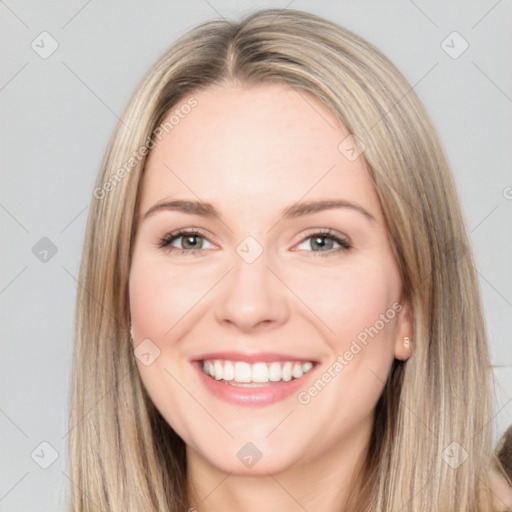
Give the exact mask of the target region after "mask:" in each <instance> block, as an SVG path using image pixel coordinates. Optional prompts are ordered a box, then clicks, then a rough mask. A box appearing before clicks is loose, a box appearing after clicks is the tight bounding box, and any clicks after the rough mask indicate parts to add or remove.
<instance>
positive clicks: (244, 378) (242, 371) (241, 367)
mask: <svg viewBox="0 0 512 512" xmlns="http://www.w3.org/2000/svg"><path fill="white" fill-rule="evenodd" d="M233 380H236V381H237V382H251V366H250V365H249V364H247V363H244V362H242V361H237V362H236V363H235V378H234V379H233Z"/></svg>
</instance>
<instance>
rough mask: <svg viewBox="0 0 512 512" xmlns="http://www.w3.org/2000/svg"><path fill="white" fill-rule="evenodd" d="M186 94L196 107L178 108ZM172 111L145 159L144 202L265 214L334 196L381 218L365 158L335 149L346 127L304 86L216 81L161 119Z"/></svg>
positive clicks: (344, 136) (343, 136) (341, 139)
mask: <svg viewBox="0 0 512 512" xmlns="http://www.w3.org/2000/svg"><path fill="white" fill-rule="evenodd" d="M191 97H193V98H194V100H195V102H196V103H195V106H194V107H193V108H191V109H189V108H186V109H184V108H183V109H182V107H183V105H185V104H187V102H188V103H189V104H191V103H190V98H191ZM185 112H186V113H185ZM171 116H174V117H173V118H172V121H173V122H172V124H170V125H171V126H172V128H171V129H169V130H168V133H163V136H162V137H161V140H157V139H155V140H157V144H156V146H155V147H154V148H153V149H152V150H151V152H150V154H149V157H148V160H147V162H146V168H145V172H144V178H143V198H142V205H141V206H142V208H146V209H147V207H150V206H151V205H152V204H153V203H155V202H157V201H159V200H162V199H164V198H180V199H183V198H186V199H194V200H197V199H201V200H203V201H209V202H212V203H214V204H216V205H219V208H220V209H222V210H226V211H228V210H229V208H230V207H231V206H232V207H233V208H236V207H238V208H240V206H242V205H243V206H244V207H246V208H248V207H251V209H252V211H257V210H260V211H262V210H264V211H266V212H270V211H271V210H277V209H279V210H281V209H282V208H283V207H285V206H288V205H289V204H290V203H294V202H297V201H299V200H301V199H302V198H304V199H307V200H313V199H325V198H329V199H335V198H339V199H346V200H352V201H357V202H359V203H361V204H362V205H364V206H365V207H366V208H367V209H370V210H372V211H373V212H374V214H375V216H376V217H378V216H379V210H380V208H379V205H378V199H377V196H376V193H375V191H374V189H373V186H372V184H371V181H370V178H369V176H368V173H367V171H366V169H365V167H364V163H363V161H362V158H358V159H356V160H354V161H350V160H349V159H347V158H346V156H345V154H344V153H342V152H341V151H340V149H339V145H340V143H341V142H342V141H343V140H344V139H345V138H346V137H347V135H348V134H349V133H348V131H347V130H346V128H345V127H343V126H342V125H341V124H340V123H339V122H338V121H337V119H336V118H335V116H334V115H333V114H332V113H331V112H330V111H329V110H328V109H327V108H326V107H325V106H323V105H322V104H321V103H320V102H319V101H318V100H316V99H315V98H314V97H313V96H312V95H310V94H309V93H307V92H304V91H298V90H295V89H292V88H291V87H289V86H287V85H285V84H263V85H258V86H252V87H236V86H223V87H220V86H218V87H215V88H208V89H206V90H203V91H200V92H197V93H194V94H191V95H190V96H188V97H186V98H184V99H183V100H182V101H181V102H180V103H178V104H177V105H175V106H174V107H173V108H172V109H171V111H170V112H169V113H168V115H167V117H166V119H165V120H164V123H165V121H166V120H169V119H170V118H171ZM255 209H256V210H255ZM232 213H234V214H236V211H233V212H232Z"/></svg>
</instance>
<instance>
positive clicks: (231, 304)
mask: <svg viewBox="0 0 512 512" xmlns="http://www.w3.org/2000/svg"><path fill="white" fill-rule="evenodd" d="M266 254H267V253H266V252H265V251H263V253H262V254H261V255H260V256H259V257H258V258H257V259H256V260H255V261H253V262H252V263H248V262H247V261H245V260H244V259H243V258H241V257H240V256H239V255H238V254H236V253H235V254H234V257H233V268H232V270H231V271H230V272H229V274H228V275H227V276H226V277H225V278H224V279H223V283H222V285H221V286H222V287H221V292H220V295H219V297H218V298H217V300H216V307H215V316H216V319H217V321H218V322H219V323H221V324H225V325H226V326H228V327H231V328H234V329H238V330H239V331H243V332H245V333H247V332H253V331H254V330H260V329H273V328H276V327H277V326H278V325H281V324H283V323H284V322H286V320H287V318H288V316H289V312H290V308H289V303H288V295H287V293H286V292H287V288H286V285H285V284H284V283H283V281H282V280H281V279H280V278H279V277H278V272H276V270H275V269H274V268H270V267H269V261H268V258H267V257H266Z"/></svg>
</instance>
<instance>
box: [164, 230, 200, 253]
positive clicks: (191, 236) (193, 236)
mask: <svg viewBox="0 0 512 512" xmlns="http://www.w3.org/2000/svg"><path fill="white" fill-rule="evenodd" d="M180 238H181V239H182V241H181V246H182V248H179V247H175V246H173V245H172V244H173V243H174V242H175V241H176V240H179V239H180ZM198 238H199V239H202V240H206V238H205V237H204V236H203V235H201V233H199V232H198V231H189V230H181V231H177V232H176V233H169V234H168V235H166V236H164V237H163V238H161V239H160V240H159V242H158V244H157V245H158V247H160V248H162V249H166V250H168V251H169V252H173V253H177V254H192V255H194V254H196V253H197V252H199V251H200V250H202V249H203V243H202V242H198V241H197V239H198Z"/></svg>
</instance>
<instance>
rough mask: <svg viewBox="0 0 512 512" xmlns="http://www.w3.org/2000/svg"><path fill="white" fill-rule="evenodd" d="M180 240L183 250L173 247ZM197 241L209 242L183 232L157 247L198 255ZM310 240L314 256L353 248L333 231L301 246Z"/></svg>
mask: <svg viewBox="0 0 512 512" xmlns="http://www.w3.org/2000/svg"><path fill="white" fill-rule="evenodd" d="M180 238H182V242H181V245H182V248H179V247H175V246H173V245H172V244H173V243H174V242H175V241H176V240H178V239H180ZM197 239H202V240H207V239H206V238H205V237H204V236H203V235H201V233H199V232H198V231H189V230H181V231H178V232H176V233H170V234H168V235H166V236H165V237H163V238H162V239H160V240H159V242H158V244H157V246H158V247H159V248H162V249H165V250H167V251H169V252H172V253H175V254H182V255H185V254H189V255H196V254H197V253H199V252H200V251H201V250H203V249H204V247H203V243H202V242H198V241H197ZM309 239H311V242H310V248H314V247H319V248H320V250H319V251H314V250H313V251H307V252H312V253H313V255H314V256H323V257H324V256H333V255H334V254H337V253H339V252H343V251H348V250H349V249H351V248H352V244H351V243H350V242H349V240H348V239H346V238H341V237H339V236H337V235H336V234H335V233H334V232H332V231H331V230H320V231H318V232H315V233H313V234H311V235H309V236H307V237H306V238H304V239H303V240H302V242H301V244H303V243H305V242H306V241H307V240H309ZM326 241H327V242H326ZM333 244H338V245H339V247H338V248H334V249H333Z"/></svg>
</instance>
